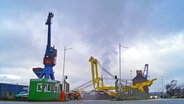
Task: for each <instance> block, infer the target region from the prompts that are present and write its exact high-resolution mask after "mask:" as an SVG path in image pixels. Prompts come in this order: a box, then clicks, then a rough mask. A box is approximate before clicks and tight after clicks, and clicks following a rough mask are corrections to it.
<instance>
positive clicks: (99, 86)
mask: <svg viewBox="0 0 184 104" xmlns="http://www.w3.org/2000/svg"><path fill="white" fill-rule="evenodd" d="M89 62H91V71H92V83H93V87H94V90H100V91H108V90H115V86H104V82H103V78H100V77H99V76H98V65H97V63H98V61H97V60H96V59H94V58H93V57H91V58H90V59H89Z"/></svg>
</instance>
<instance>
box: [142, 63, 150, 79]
mask: <svg viewBox="0 0 184 104" xmlns="http://www.w3.org/2000/svg"><path fill="white" fill-rule="evenodd" d="M148 68H149V66H148V64H145V66H144V72H143V77H145V78H146V79H147V78H148Z"/></svg>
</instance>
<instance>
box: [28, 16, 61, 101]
mask: <svg viewBox="0 0 184 104" xmlns="http://www.w3.org/2000/svg"><path fill="white" fill-rule="evenodd" d="M53 17H54V14H53V13H49V15H48V19H47V21H46V23H45V24H46V25H48V39H47V46H46V51H45V55H44V58H43V64H44V68H33V72H34V73H35V74H36V75H37V77H38V78H37V79H30V85H29V95H28V100H33V101H35V100H37V101H46V100H60V97H61V94H60V92H61V91H62V85H61V84H60V81H57V80H55V77H54V72H53V67H54V66H55V65H56V56H57V50H56V49H55V47H54V46H53V47H51V19H52V18H53Z"/></svg>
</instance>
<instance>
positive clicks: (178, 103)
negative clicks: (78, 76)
mask: <svg viewBox="0 0 184 104" xmlns="http://www.w3.org/2000/svg"><path fill="white" fill-rule="evenodd" d="M0 104H184V99H153V100H129V101H109V100H80V101H69V102H18V101H0Z"/></svg>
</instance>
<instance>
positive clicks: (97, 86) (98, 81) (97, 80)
mask: <svg viewBox="0 0 184 104" xmlns="http://www.w3.org/2000/svg"><path fill="white" fill-rule="evenodd" d="M89 62H90V63H91V72H92V83H93V87H94V90H95V91H109V90H115V88H116V87H115V86H105V85H104V81H103V78H102V77H99V75H98V64H99V62H98V60H97V59H95V58H93V57H92V56H91V57H90V59H89ZM102 69H103V70H105V68H104V67H102ZM105 72H106V73H108V74H109V75H110V76H112V77H113V75H112V74H111V73H110V72H108V71H107V70H105ZM144 72H145V77H146V78H147V76H148V64H146V65H145V69H144ZM141 76H142V71H141ZM114 79H115V77H114ZM155 80H156V78H154V79H152V80H147V79H146V80H145V81H144V82H141V83H137V84H135V85H130V86H128V85H124V86H122V87H121V90H120V91H122V92H126V91H127V88H132V89H138V90H140V91H142V92H145V91H144V87H146V86H151V85H152V83H153V81H155ZM118 86H119V85H118ZM115 94H116V93H115V92H113V93H112V92H111V93H108V95H110V96H115Z"/></svg>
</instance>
